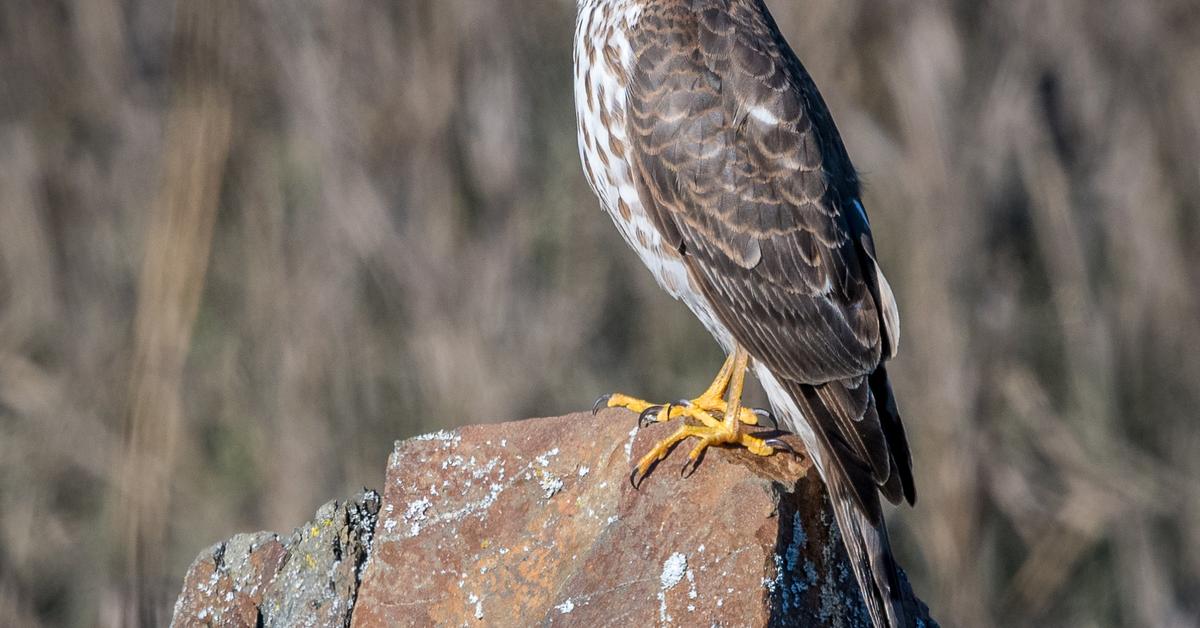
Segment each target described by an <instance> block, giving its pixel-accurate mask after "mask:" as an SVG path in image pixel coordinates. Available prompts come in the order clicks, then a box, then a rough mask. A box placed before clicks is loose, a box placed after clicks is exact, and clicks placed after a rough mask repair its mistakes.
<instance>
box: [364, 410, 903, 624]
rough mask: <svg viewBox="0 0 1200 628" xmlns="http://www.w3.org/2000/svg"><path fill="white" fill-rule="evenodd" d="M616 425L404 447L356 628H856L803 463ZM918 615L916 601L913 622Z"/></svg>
mask: <svg viewBox="0 0 1200 628" xmlns="http://www.w3.org/2000/svg"><path fill="white" fill-rule="evenodd" d="M633 425H634V418H633V417H632V415H630V414H629V413H627V412H623V411H607V412H604V413H602V414H601V415H600V416H599V417H592V416H591V415H587V414H577V415H572V416H567V417H561V418H553V419H536V420H529V421H523V422H520V423H511V424H504V425H489V426H475V427H466V428H463V429H462V430H460V431H457V432H441V433H438V434H433V435H429V436H424V437H419V438H417V439H413V440H408V441H404V442H401V443H398V444H397V446H396V449H395V452H394V453H393V454H392V456H391V459H390V460H389V464H388V473H387V484H386V487H385V490H384V497H383V509H382V510H381V512H380V516H379V524H378V525H379V528H378V530H377V532H376V536H375V542H374V545H373V548H372V551H371V556H370V558H369V559H368V562H367V567H366V569H365V571H364V574H363V581H362V585H361V588H360V590H359V597H358V604H357V606H356V609H355V613H354V625H355V626H359V627H366V626H426V625H443V626H462V625H485V626H528V625H535V624H540V625H578V626H603V625H651V624H657V625H664V624H674V625H681V626H710V625H727V626H734V625H736V626H765V625H805V626H818V625H841V626H856V625H859V626H865V625H868V622H867V620H866V613H865V609H864V608H863V606H862V602H861V599H860V597H859V594H858V590H857V587H856V585H855V584H854V581H853V577H852V576H851V575H850V571H849V566H848V565H847V564H846V563H845V556H844V550H843V549H842V547H841V543H840V540H838V539H836V538H832V535H833V534H836V532H835V530H833V529H831V525H832V517H831V515H830V514H829V511H828V510H827V507H826V505H825V503H824V497H823V492H822V488H821V484H820V482H819V480H817V479H816V478H815V475H814V476H813V477H806V472H807V470H808V465H807V464H806V463H807V461H806V460H804V459H803V458H798V457H795V456H788V455H778V456H773V457H771V458H766V459H763V458H757V457H755V456H753V455H750V454H749V453H747V452H745V451H737V450H724V449H719V450H712V451H711V452H709V454H708V455H707V456H706V458H705V460H704V463H703V464H702V465H701V466H700V467H699V469H698V470H697V471H696V473H695V474H694V475H692V476H691V477H689V478H686V479H684V478H681V477H680V474H679V470H680V468H681V467H682V465H683V461H684V460H685V459H686V455H687V450H688V447H687V446H686V445H685V446H681V447H679V448H677V449H676V451H675V452H674V453H673V454H672V455H671V456H670V457H669V458H667V459H666V460H665V461H664V462H663V463H662V464H661V465H659V467H658V469H657V470H656V472H655V473H653V474H652V475H651V476H650V478H649V479H647V480H646V481H645V482H644V483H643V484H642V486H641V488H640V490H634V489H633V487H632V486H631V485H630V483H629V481H628V473H629V470H630V468H631V465H632V464H633V462H634V461H636V460H637V459H638V458H639V457H640V456H641V455H642V454H643V453H645V452H646V451H647V450H648V449H649V448H650V447H651V446H652V444H653V443H654V442H656V441H657V440H659V439H661V438H662V437H664V436H666V435H667V434H668V433H669V432H670V430H672V429H674V428H673V426H669V425H657V426H654V427H651V428H647V429H645V430H642V431H641V432H637V431H636V430H633V429H632V428H633ZM916 609H917V607H916V606H915V605H914V610H916Z"/></svg>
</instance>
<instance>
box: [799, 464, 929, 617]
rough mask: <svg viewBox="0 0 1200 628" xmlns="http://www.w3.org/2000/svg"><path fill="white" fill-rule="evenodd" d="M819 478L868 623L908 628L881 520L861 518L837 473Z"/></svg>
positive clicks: (840, 476)
mask: <svg viewBox="0 0 1200 628" xmlns="http://www.w3.org/2000/svg"><path fill="white" fill-rule="evenodd" d="M821 476H822V478H823V479H824V480H825V486H826V488H827V489H828V490H829V501H830V504H831V505H832V507H833V515H834V518H835V519H836V520H837V524H838V529H839V530H840V531H841V534H842V542H843V543H844V544H845V546H846V553H847V554H848V555H849V557H850V566H851V568H852V569H853V570H854V578H855V579H856V580H857V581H858V586H859V588H860V589H862V594H863V601H864V602H865V603H866V605H867V612H868V613H869V614H870V615H871V622H872V623H873V624H874V625H875V627H876V628H907V627H908V626H909V625H910V624H911V622H910V621H909V619H908V617H907V613H906V612H905V610H904V601H903V598H902V597H901V595H902V594H901V587H900V581H899V575H898V573H897V571H896V561H895V559H894V558H893V557H892V547H891V545H890V543H889V542H888V534H887V526H886V525H885V523H884V521H883V518H882V517H880V518H879V519H878V521H875V522H872V521H871V520H870V519H868V518H867V516H866V515H865V514H863V512H862V511H861V510H860V509H859V508H858V504H857V502H856V501H855V498H854V496H853V495H852V494H851V493H850V491H851V490H853V489H851V488H850V487H849V486H847V485H846V480H845V478H844V477H843V476H842V475H841V474H840V473H838V472H837V471H833V472H831V473H825V472H824V471H822V473H821ZM876 500H878V498H876Z"/></svg>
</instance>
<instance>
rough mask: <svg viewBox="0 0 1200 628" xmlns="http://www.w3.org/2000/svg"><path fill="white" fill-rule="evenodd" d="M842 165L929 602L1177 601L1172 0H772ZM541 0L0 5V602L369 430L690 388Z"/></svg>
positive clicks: (250, 510) (692, 368)
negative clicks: (867, 217)
mask: <svg viewBox="0 0 1200 628" xmlns="http://www.w3.org/2000/svg"><path fill="white" fill-rule="evenodd" d="M770 4H771V6H772V7H773V8H774V9H775V11H776V14H777V17H778V18H779V21H780V23H781V26H782V27H783V29H784V31H785V33H786V34H787V35H788V36H789V38H790V39H791V41H792V43H793V45H794V47H795V48H796V49H797V50H798V52H799V53H800V55H801V57H802V58H803V59H804V60H805V62H806V64H807V65H808V66H809V69H810V70H811V71H812V73H813V74H814V75H815V76H816V78H817V81H818V83H819V84H820V85H821V86H822V88H823V90H824V92H825V95H826V97H827V99H828V100H829V101H830V104H831V106H832V108H833V110H834V112H835V115H836V117H837V119H838V121H839V124H840V126H841V128H842V131H843V134H844V135H845V139H846V141H847V143H848V145H849V147H850V151H851V154H852V155H853V156H854V157H855V160H856V162H857V164H858V166H859V167H860V169H862V170H863V172H864V174H865V178H866V180H867V182H868V186H869V187H868V188H867V197H866V204H867V207H868V208H869V210H870V211H871V213H872V220H873V223H874V226H875V230H876V233H877V239H878V242H879V244H880V248H881V255H882V257H883V262H884V266H885V268H886V269H887V270H888V273H889V277H890V278H891V280H892V284H893V286H895V288H896V291H897V294H898V297H899V299H900V304H901V309H902V314H903V317H904V322H905V338H904V343H903V346H902V350H901V357H900V358H899V359H898V361H897V362H896V363H895V365H894V366H893V368H892V369H891V372H892V373H893V377H894V379H895V380H896V386H897V388H898V392H899V397H900V401H901V404H902V409H903V411H904V413H905V416H906V417H907V419H908V424H909V426H910V427H909V430H910V433H911V435H912V438H913V440H914V441H915V455H916V460H917V482H918V487H919V491H920V500H919V502H918V505H917V508H916V509H915V510H905V511H902V512H899V513H898V514H896V515H895V516H893V517H892V522H893V523H892V524H891V527H892V529H893V530H894V532H893V535H894V536H895V537H896V544H897V545H898V551H899V553H900V556H901V561H902V562H903V563H904V564H905V565H906V566H907V568H908V570H909V572H910V574H911V575H912V577H913V579H914V580H915V582H916V588H917V590H918V591H919V592H920V593H921V594H922V595H923V597H925V598H926V600H927V601H928V602H929V603H930V606H931V607H932V608H933V609H935V614H936V616H938V617H939V619H941V620H942V621H943V622H944V623H945V625H949V626H985V627H986V626H993V625H995V626H1001V625H1006V626H1027V625H1062V626H1193V625H1196V624H1197V623H1198V622H1200V601H1198V599H1200V598H1197V597H1196V595H1195V592H1196V591H1198V590H1200V482H1197V479H1200V456H1198V455H1197V454H1196V452H1197V450H1200V421H1198V420H1197V419H1198V417H1197V414H1198V410H1197V408H1200V298H1198V297H1197V289H1198V288H1200V272H1198V271H1197V270H1196V267H1197V265H1198V264H1200V253H1198V247H1197V246H1196V243H1197V242H1198V241H1200V6H1198V5H1197V3H1196V1H1195V0H1148V1H1144V2H1126V1H1124V0H1055V1H1053V2H1044V1H1035V0H1003V1H999V0H997V1H994V2H986V1H976V2H967V1H960V2H952V1H949V0H944V1H938V0H927V1H921V2H897V1H880V0H839V1H838V2H833V1H831V0H803V1H801V0H772V1H771V2H770ZM573 13H574V10H573V3H572V2H570V1H569V0H554V1H551V0H489V1H487V2H481V1H480V0H401V1H396V2H378V1H367V2H316V1H313V0H296V1H294V2H288V3H278V2H267V1H265V0H221V1H219V2H218V1H213V2H205V3H186V4H185V3H180V4H179V5H178V6H175V5H174V3H171V2H146V1H137V0H124V1H122V0H6V1H5V2H4V3H2V4H0V625H13V626H17V625H21V626H37V625H100V626H122V625H129V624H131V623H135V622H137V621H140V622H142V623H161V622H162V617H163V616H162V614H161V613H163V612H165V609H167V608H168V605H169V603H170V600H171V599H173V597H174V595H175V594H176V586H177V582H178V578H179V577H180V575H181V574H182V571H183V570H184V569H185V568H186V566H187V564H188V563H189V562H190V560H191V559H192V558H193V557H194V556H195V554H196V553H197V552H198V551H199V550H200V549H201V548H203V547H204V546H206V545H208V544H210V543H212V542H214V541H216V540H218V539H220V538H224V537H227V536H229V535H230V534H232V533H234V532H237V531H245V530H252V529H262V528H267V529H276V530H286V529H290V528H291V527H292V526H294V525H296V524H298V523H299V522H301V521H303V520H305V518H306V517H307V516H309V515H310V514H311V513H312V512H313V511H314V509H315V508H316V506H317V505H319V504H320V503H321V502H323V501H324V500H326V499H329V498H332V497H337V496H344V495H347V494H349V493H350V492H351V491H353V490H355V489H356V488H358V487H361V486H363V485H372V486H376V485H378V484H379V483H380V481H381V479H382V468H383V463H384V459H385V456H386V454H387V452H388V451H389V449H390V444H391V441H392V440H393V439H395V438H400V437H405V436H409V435H412V434H415V433H418V432H421V431H425V430H431V429H434V428H439V427H444V426H455V425H461V424H464V423H474V422H482V421H493V420H504V419H512V418H520V417H526V416H534V415H549V414H556V413H562V412H567V411H570V410H578V409H581V408H585V407H587V406H588V405H589V403H590V402H591V400H592V399H593V398H594V397H595V395H596V394H598V393H600V392H604V391H608V390H613V389H622V390H629V391H635V392H639V393H644V394H645V395H647V396H648V397H651V398H655V397H662V398H673V397H678V396H679V395H681V394H684V393H686V392H688V391H693V392H694V391H698V390H699V387H701V386H703V385H704V383H706V382H707V379H706V378H707V377H708V376H710V375H711V372H712V371H713V370H714V369H715V368H716V367H717V366H718V363H719V355H718V353H717V350H716V348H715V346H713V345H712V342H711V341H710V340H709V339H708V338H707V336H706V335H705V334H704V332H703V331H702V329H701V328H700V327H699V325H698V324H696V323H695V322H694V321H692V320H690V318H689V316H688V315H687V313H686V311H685V310H684V308H683V307H682V306H681V305H679V304H677V303H674V302H672V301H670V300H669V299H668V298H667V297H666V296H664V295H663V294H661V293H660V292H659V291H658V289H657V288H656V287H655V286H654V285H653V282H652V280H651V279H650V277H649V274H648V273H647V272H646V271H645V270H644V269H642V268H641V267H640V266H639V265H638V263H637V261H636V260H635V259H634V257H633V255H632V254H630V253H629V252H628V251H627V250H626V249H625V247H624V245H623V244H622V243H621V242H620V240H619V237H618V235H617V233H616V231H615V230H614V229H613V228H612V227H611V225H610V224H608V219H607V218H606V217H605V216H604V215H603V213H602V212H601V211H600V210H599V209H598V205H597V202H596V201H595V200H594V199H593V198H592V196H591V194H590V192H589V191H588V190H587V189H586V185H585V183H584V181H583V178H582V177H581V176H580V170H579V166H578V163H577V156H576V149H575V139H574V127H573V109H572V103H571V98H572V91H571V86H570V80H571V74H570V59H571V52H570V40H571V35H572V29H573V25H572V20H573Z"/></svg>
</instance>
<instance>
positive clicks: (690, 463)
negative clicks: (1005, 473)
mask: <svg viewBox="0 0 1200 628" xmlns="http://www.w3.org/2000/svg"><path fill="white" fill-rule="evenodd" d="M699 468H700V458H699V457H697V458H696V459H695V460H692V459H691V458H688V459H687V461H686V462H684V463H683V468H682V469H680V470H679V477H681V478H683V479H685V480H686V479H687V478H690V477H692V474H694V473H696V469H699Z"/></svg>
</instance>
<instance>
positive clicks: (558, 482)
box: [539, 473, 563, 499]
mask: <svg viewBox="0 0 1200 628" xmlns="http://www.w3.org/2000/svg"><path fill="white" fill-rule="evenodd" d="M539 484H540V485H541V487H542V491H543V492H544V493H545V497H546V499H550V498H551V497H554V496H555V495H557V494H558V492H559V491H561V490H562V489H563V481H562V478H559V477H556V476H554V475H551V474H549V473H546V474H544V475H542V479H541V481H540V482H539Z"/></svg>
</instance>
